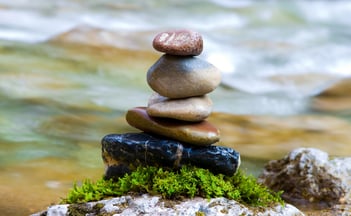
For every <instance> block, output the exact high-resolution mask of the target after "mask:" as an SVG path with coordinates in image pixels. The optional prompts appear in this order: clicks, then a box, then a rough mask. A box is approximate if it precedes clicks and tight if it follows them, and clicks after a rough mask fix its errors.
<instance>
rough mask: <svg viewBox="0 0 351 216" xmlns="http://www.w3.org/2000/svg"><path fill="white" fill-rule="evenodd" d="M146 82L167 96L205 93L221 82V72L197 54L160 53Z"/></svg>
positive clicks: (175, 96) (182, 96) (184, 96)
mask: <svg viewBox="0 0 351 216" xmlns="http://www.w3.org/2000/svg"><path fill="white" fill-rule="evenodd" d="M147 82H148V84H149V86H150V87H151V88H152V89H153V90H154V91H155V92H157V93H159V94H160V95H162V96H165V97H168V98H187V97H193V96H201V95H205V94H207V93H209V92H211V91H213V90H214V89H215V88H216V87H217V86H218V85H219V84H220V82H221V72H220V71H219V70H218V69H217V68H216V67H215V66H213V65H212V64H210V63H208V62H207V61H204V60H201V59H200V58H197V57H189V56H187V57H184V56H173V55H163V56H161V58H160V59H159V60H158V61H157V62H156V63H155V64H154V65H152V66H151V68H150V69H149V70H148V72H147Z"/></svg>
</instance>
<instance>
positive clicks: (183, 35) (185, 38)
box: [152, 30, 203, 56]
mask: <svg viewBox="0 0 351 216" xmlns="http://www.w3.org/2000/svg"><path fill="white" fill-rule="evenodd" d="M152 45H153V47H154V48H155V49H156V50H157V51H160V52H163V53H166V54H169V55H180V56H196V55H200V54H201V52H202V49H203V41H202V37H201V35H200V34H199V33H197V32H194V31H191V30H175V31H165V32H161V33H159V34H157V35H156V37H155V38H154V40H153V42H152Z"/></svg>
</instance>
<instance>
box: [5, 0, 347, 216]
mask: <svg viewBox="0 0 351 216" xmlns="http://www.w3.org/2000/svg"><path fill="white" fill-rule="evenodd" d="M350 14H351V2H348V1H230V0H202V1H198V0H190V1H178V0H170V1H160V0H150V1H136V0H128V1H127V0H118V1H117V0H116V1H107V0H98V1H97V0H84V1H83V0H74V1H68V0H55V1H46V0H36V1H26V0H12V1H4V0H0V170H1V174H0V191H1V192H0V194H1V198H0V209H2V212H7V213H8V214H12V215H23V214H29V213H31V212H35V211H39V210H41V209H43V208H45V206H47V205H49V204H50V203H57V202H58V201H59V199H60V197H63V196H65V194H66V193H67V191H68V189H69V188H70V187H71V186H72V183H73V182H74V181H75V180H82V179H84V178H92V179H97V178H100V177H101V175H102V174H103V171H104V167H103V164H102V160H101V157H100V140H101V138H102V136H104V135H105V134H108V133H122V132H127V131H131V130H132V131H133V130H134V129H132V128H130V127H129V126H128V125H127V124H126V123H125V121H124V117H123V116H124V113H125V112H126V110H127V109H129V108H131V107H134V106H143V105H146V103H147V100H148V97H149V95H150V94H151V89H150V88H149V87H148V86H147V84H146V80H145V75H146V71H147V70H148V68H149V67H150V66H151V65H152V64H153V63H154V62H155V61H156V60H157V58H158V57H159V56H160V55H161V54H160V53H158V52H156V51H154V50H153V48H152V46H151V41H152V39H153V37H154V36H155V35H156V34H157V33H158V32H160V31H164V30H169V29H179V28H189V29H193V30H196V31H198V32H200V33H201V34H202V35H203V39H204V52H203V54H201V56H200V57H201V58H203V59H206V60H207V61H209V62H211V63H212V64H214V65H215V66H217V67H218V68H219V69H220V70H221V71H222V72H223V81H222V84H221V86H220V87H219V88H218V89H217V90H216V91H215V92H213V93H211V94H210V97H211V98H212V100H213V102H214V111H215V112H223V113H228V115H229V114H232V115H237V114H240V115H245V116H251V115H259V116H261V117H262V116H265V117H267V118H270V117H273V118H275V120H274V122H275V123H274V124H275V127H273V128H274V129H276V131H280V130H282V128H283V129H284V121H281V123H282V124H283V126H282V125H279V124H278V123H277V122H279V118H280V117H282V116H284V117H287V116H288V119H290V118H291V117H292V118H294V120H292V121H294V123H291V119H290V120H289V121H288V120H287V122H286V123H285V124H289V125H290V126H289V127H292V128H295V127H296V128H300V129H301V127H302V129H301V131H303V132H305V131H309V130H323V131H324V132H325V131H326V132H328V133H331V131H335V130H338V131H343V132H345V133H344V134H343V136H342V138H344V136H345V137H346V138H349V137H348V136H347V135H346V134H347V133H348V129H349V128H351V127H350V125H349V120H350V115H349V114H350V112H349V110H350V107H351V106H350V104H351V103H348V101H349V98H345V97H343V99H347V100H342V101H341V102H340V100H337V101H335V100H332V101H327V102H325V101H323V102H321V101H315V99H316V97H317V96H318V95H319V94H321V93H323V91H325V90H326V89H327V88H328V87H329V86H331V85H333V84H334V83H336V82H338V81H339V80H344V79H346V78H348V77H349V76H350V74H351V48H350V47H351V46H350V45H351V21H350V19H349V16H350ZM349 90H350V89H349ZM345 101H346V105H345ZM338 103H341V104H340V105H338ZM338 107H341V108H340V109H337V108H338ZM306 115H308V116H310V117H311V116H312V117H311V118H312V120H311V119H307V120H306V119H305V118H304V116H306ZM295 117H296V118H298V119H299V120H298V121H297V120H296V118H295ZM233 118H234V117H233ZM301 118H303V119H301ZM218 119H219V120H218ZM220 119H221V118H217V119H216V117H214V121H215V122H218V123H217V124H220V125H225V126H226V129H223V130H224V131H226V130H228V131H229V132H228V133H224V135H225V134H231V131H232V130H234V129H233V128H234V127H235V123H230V122H229V123H228V122H225V120H220ZM246 120H247V119H246ZM262 121H263V122H264V123H262V122H259V123H257V125H260V124H261V125H263V126H264V127H266V126H267V127H271V128H272V123H271V120H269V119H268V120H267V119H263V120H262ZM267 122H270V123H267ZM311 122H312V123H311ZM251 123H252V122H251ZM291 125H293V126H291ZM296 125H297V126H296ZM306 125H308V127H307V126H306ZM311 125H312V126H311ZM263 126H262V128H264V127H263ZM221 127H224V126H221ZM303 127H305V128H303ZM316 128H317V129H316ZM320 128H323V129H320ZM240 130H243V129H242V128H241V129H240ZM257 133H258V134H259V135H258V136H256V135H257V134H253V136H255V137H258V138H257V139H261V138H262V140H265V139H268V140H271V139H274V138H273V136H275V135H276V134H274V133H273V135H272V136H269V133H268V135H267V134H266V133H267V131H263V132H262V131H258V132H257ZM262 133H265V134H266V135H267V136H261V135H262ZM334 135H335V134H333V137H332V138H330V140H332V141H333V142H335V143H336V144H335V145H336V146H338V143H340V142H341V143H342V144H340V146H339V147H338V148H337V151H336V152H333V153H332V154H333V155H335V156H337V155H347V154H350V153H351V152H348V151H347V150H349V147H348V148H346V151H345V145H346V144H349V142H348V141H349V140H347V142H346V141H344V140H345V139H346V138H345V139H344V140H342V139H341V141H339V140H337V141H338V142H336V141H335V139H336V138H335V137H334ZM337 135H338V137H339V138H340V135H339V134H337ZM337 135H335V136H337ZM233 139H234V138H233ZM250 139H251V138H250ZM250 139H241V140H240V142H239V141H238V142H237V143H235V144H233V145H234V147H235V145H240V144H243V145H245V144H250V143H252V142H256V141H257V140H255V141H252V140H250ZM317 139H319V140H317V141H316V142H321V140H323V139H324V140H325V139H329V137H327V138H325V136H324V135H323V136H321V137H317ZM234 140H235V139H234ZM262 140H260V141H262ZM306 140H308V139H307V138H306V139H305V140H304V141H306ZM350 140H351V139H350ZM223 142H224V143H223V144H224V145H232V144H231V143H229V144H228V143H225V141H223ZM262 142H264V141H262ZM306 142H309V141H306ZM345 143H346V144H345ZM304 144H305V143H304ZM304 144H301V143H300V142H299V141H296V140H295V141H294V144H292V145H290V146H289V148H286V149H285V148H284V147H279V148H282V149H283V150H284V151H285V153H286V152H287V151H288V150H289V149H290V148H292V147H298V146H303V145H304ZM328 144H330V143H328ZM274 146H275V145H272V146H270V147H269V148H273V149H272V150H271V152H274V148H275V147H274ZM242 148H243V149H245V146H244V147H242ZM267 148H268V147H267ZM246 149H249V151H251V152H253V153H252V154H247V155H245V151H244V152H243V153H244V154H243V156H244V157H245V156H247V157H248V159H247V162H246V165H245V162H244V167H245V168H246V169H247V171H248V172H249V173H250V172H251V173H254V174H255V175H257V170H259V168H261V167H262V166H263V163H264V162H265V161H267V160H268V159H269V158H270V157H272V158H276V157H277V155H273V153H270V154H268V155H266V156H265V157H261V156H262V154H263V153H262V152H260V151H255V148H252V149H251V148H250V147H249V146H247V147H246ZM252 150H253V151H252ZM283 150H282V151H283ZM284 151H283V152H284ZM268 152H269V151H268ZM339 153H340V154H339ZM279 154H280V155H279V156H281V155H282V153H281V152H280V153H279Z"/></svg>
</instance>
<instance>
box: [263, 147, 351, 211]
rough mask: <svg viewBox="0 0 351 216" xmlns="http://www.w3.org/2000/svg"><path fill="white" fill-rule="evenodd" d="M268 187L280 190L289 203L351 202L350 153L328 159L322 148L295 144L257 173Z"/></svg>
mask: <svg viewBox="0 0 351 216" xmlns="http://www.w3.org/2000/svg"><path fill="white" fill-rule="evenodd" d="M259 181H260V182H261V183H263V184H265V185H266V186H268V187H269V188H271V189H273V190H275V191H280V190H283V191H284V193H283V195H282V196H283V198H284V199H285V200H286V201H288V202H289V203H293V204H298V205H302V206H307V207H318V208H329V207H332V208H336V207H337V206H338V205H341V204H343V205H347V206H348V208H350V204H351V196H350V195H351V157H347V158H335V159H333V160H329V156H328V154H327V153H326V152H323V151H321V150H318V149H314V148H298V149H295V150H293V151H292V152H290V153H289V155H287V156H285V157H284V158H282V159H280V160H273V161H270V162H269V163H268V164H267V165H266V166H265V169H264V171H263V173H262V175H261V176H260V177H259Z"/></svg>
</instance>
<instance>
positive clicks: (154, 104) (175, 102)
mask: <svg viewBox="0 0 351 216" xmlns="http://www.w3.org/2000/svg"><path fill="white" fill-rule="evenodd" d="M211 110H212V101H211V99H210V98H209V97H208V96H206V95H204V96H198V97H190V98H185V99H169V98H167V97H163V96H161V95H159V94H157V93H154V94H152V95H151V97H150V99H149V102H148V107H147V113H148V114H149V115H150V116H153V117H164V118H173V119H178V120H183V121H192V122H196V121H202V120H205V119H206V118H207V117H208V116H209V115H210V114H211Z"/></svg>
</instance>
